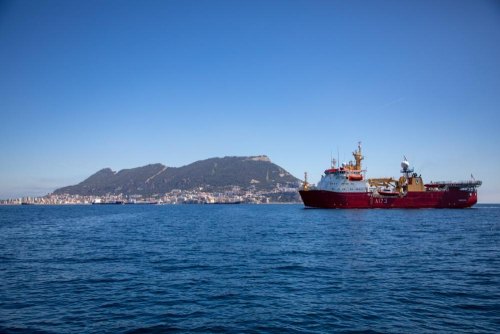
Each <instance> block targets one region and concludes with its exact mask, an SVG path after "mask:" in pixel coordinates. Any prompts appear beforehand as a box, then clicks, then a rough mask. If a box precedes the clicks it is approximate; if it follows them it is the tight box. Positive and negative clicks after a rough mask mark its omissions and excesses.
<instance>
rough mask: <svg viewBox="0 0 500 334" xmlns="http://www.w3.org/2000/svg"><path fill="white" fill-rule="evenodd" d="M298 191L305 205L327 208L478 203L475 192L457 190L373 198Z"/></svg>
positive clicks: (358, 195) (424, 206)
mask: <svg viewBox="0 0 500 334" xmlns="http://www.w3.org/2000/svg"><path fill="white" fill-rule="evenodd" d="M299 193H300V196H301V197H302V201H303V202H304V205H305V206H307V207H312V208H328V209H376V208H384V209H389V208H400V209H419V208H468V207H471V206H473V205H474V204H476V203H477V192H475V191H474V192H469V191H465V190H460V189H449V190H447V191H423V192H408V193H407V194H406V196H404V197H385V196H383V197H374V196H372V194H371V193H340V192H333V191H326V190H300V191H299Z"/></svg>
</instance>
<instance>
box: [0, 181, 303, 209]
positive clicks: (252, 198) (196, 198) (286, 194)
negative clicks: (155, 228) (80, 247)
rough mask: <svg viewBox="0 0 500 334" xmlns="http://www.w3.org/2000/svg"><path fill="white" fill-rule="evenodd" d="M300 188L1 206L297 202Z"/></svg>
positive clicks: (53, 198) (53, 199)
mask: <svg viewBox="0 0 500 334" xmlns="http://www.w3.org/2000/svg"><path fill="white" fill-rule="evenodd" d="M299 201H300V198H299V197H298V193H297V188H295V187H290V186H289V185H285V186H282V185H280V184H278V185H277V186H276V187H275V188H274V189H272V190H265V191H263V190H256V189H255V188H252V187H250V188H249V189H245V190H243V189H241V188H240V187H237V186H234V187H230V188H228V189H227V190H224V191H222V192H208V191H205V190H204V189H203V188H198V189H194V190H180V189H174V190H172V191H170V192H168V193H165V194H156V195H151V196H143V195H123V194H107V195H104V196H81V195H69V194H58V195H56V194H48V195H45V196H41V197H23V198H15V199H7V200H0V205H71V204H78V205H82V204H230V203H249V204H267V203H276V202H279V203H293V202H299Z"/></svg>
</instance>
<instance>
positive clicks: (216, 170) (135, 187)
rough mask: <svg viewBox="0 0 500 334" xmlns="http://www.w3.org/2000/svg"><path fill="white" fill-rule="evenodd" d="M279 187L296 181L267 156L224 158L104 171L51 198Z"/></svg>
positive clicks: (259, 189) (261, 189) (55, 192)
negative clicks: (185, 163) (60, 195)
mask: <svg viewBox="0 0 500 334" xmlns="http://www.w3.org/2000/svg"><path fill="white" fill-rule="evenodd" d="M278 184H279V185H280V186H282V187H284V186H288V187H297V186H298V185H299V184H300V180H299V179H297V178H295V177H294V176H292V175H291V174H290V173H288V172H287V171H286V170H284V169H283V168H281V167H280V166H278V165H276V164H274V163H272V162H271V160H270V159H269V158H268V157H267V156H254V157H224V158H212V159H207V160H201V161H197V162H194V163H192V164H189V165H186V166H182V167H167V166H164V165H162V164H152V165H147V166H143V167H137V168H131V169H123V170H121V171H119V172H114V171H112V170H111V169H110V168H105V169H102V170H100V171H98V172H97V173H95V174H93V175H92V176H90V177H89V178H87V179H86V180H84V181H83V182H81V183H79V184H77V185H73V186H68V187H63V188H59V189H57V190H55V191H54V194H70V195H95V196H102V195H106V194H123V195H135V194H137V195H155V194H165V193H168V192H170V191H172V190H173V189H180V190H194V189H200V188H203V190H204V191H212V192H216V191H224V190H228V189H230V188H232V187H234V186H238V187H240V188H241V189H253V190H256V191H266V190H271V189H275V188H276V187H277V186H278Z"/></svg>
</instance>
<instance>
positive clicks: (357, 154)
mask: <svg viewBox="0 0 500 334" xmlns="http://www.w3.org/2000/svg"><path fill="white" fill-rule="evenodd" d="M352 155H353V156H354V160H356V165H355V166H354V168H355V170H361V160H363V159H364V157H363V155H362V154H361V142H360V141H359V142H358V150H357V151H354V152H352Z"/></svg>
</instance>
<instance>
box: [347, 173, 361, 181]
mask: <svg viewBox="0 0 500 334" xmlns="http://www.w3.org/2000/svg"><path fill="white" fill-rule="evenodd" d="M361 180H363V175H361V174H349V181H361Z"/></svg>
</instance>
